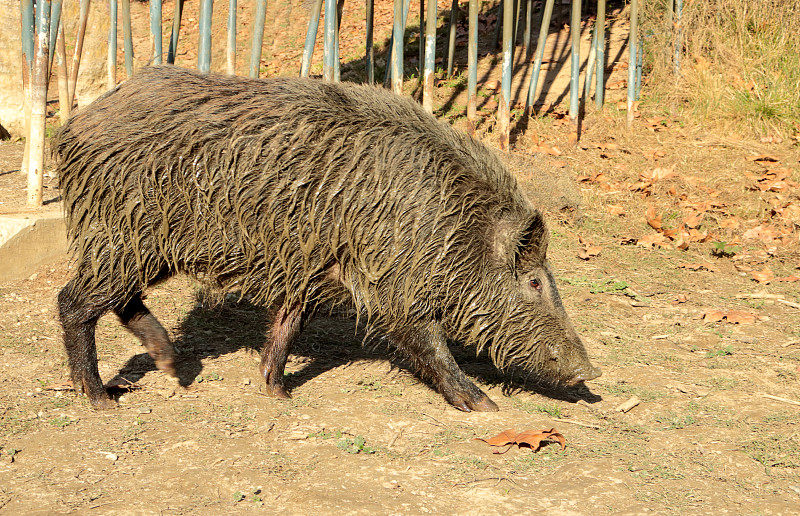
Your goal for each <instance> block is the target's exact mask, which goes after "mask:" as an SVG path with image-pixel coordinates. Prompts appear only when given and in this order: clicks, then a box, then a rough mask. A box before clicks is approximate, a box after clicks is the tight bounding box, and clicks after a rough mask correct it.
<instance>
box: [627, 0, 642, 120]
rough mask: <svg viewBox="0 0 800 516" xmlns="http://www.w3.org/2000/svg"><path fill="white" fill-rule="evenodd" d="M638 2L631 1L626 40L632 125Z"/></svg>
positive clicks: (629, 105) (629, 108) (629, 116)
mask: <svg viewBox="0 0 800 516" xmlns="http://www.w3.org/2000/svg"><path fill="white" fill-rule="evenodd" d="M638 31H639V1H638V0H631V33H630V36H629V39H628V49H629V52H628V104H627V107H628V116H627V123H628V127H629V128H630V127H631V126H632V125H633V118H634V109H633V106H634V104H633V102H634V100H635V98H636V53H637V51H638V46H639V37H638V35H637V34H638Z"/></svg>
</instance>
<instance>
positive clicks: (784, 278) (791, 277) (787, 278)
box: [775, 275, 800, 282]
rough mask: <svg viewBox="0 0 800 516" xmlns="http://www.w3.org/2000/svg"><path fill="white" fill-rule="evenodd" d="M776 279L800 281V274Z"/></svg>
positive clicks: (776, 279)
mask: <svg viewBox="0 0 800 516" xmlns="http://www.w3.org/2000/svg"><path fill="white" fill-rule="evenodd" d="M775 281H787V282H794V281H800V276H794V275H792V276H783V277H781V278H775Z"/></svg>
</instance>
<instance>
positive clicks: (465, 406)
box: [446, 391, 500, 412]
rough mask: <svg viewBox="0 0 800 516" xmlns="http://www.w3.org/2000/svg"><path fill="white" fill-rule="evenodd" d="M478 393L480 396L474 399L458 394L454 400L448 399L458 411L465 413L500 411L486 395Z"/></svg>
mask: <svg viewBox="0 0 800 516" xmlns="http://www.w3.org/2000/svg"><path fill="white" fill-rule="evenodd" d="M478 392H479V395H477V396H475V397H473V398H472V399H469V398H467V397H465V396H464V395H462V394H456V395H455V396H453V397H452V398H451V397H446V398H447V401H448V402H450V404H451V405H452V406H454V407H455V408H457V409H458V410H463V411H464V412H472V411H473V410H474V411H476V412H497V411H498V410H500V409H499V408H498V407H497V404H496V403H495V402H493V401H492V400H491V399H490V398H489V396H487V395H486V394H484V393H483V392H482V391H478Z"/></svg>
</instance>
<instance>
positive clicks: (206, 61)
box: [197, 0, 265, 73]
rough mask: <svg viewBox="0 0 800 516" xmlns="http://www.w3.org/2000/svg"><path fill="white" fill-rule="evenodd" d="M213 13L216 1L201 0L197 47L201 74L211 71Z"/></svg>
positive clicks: (198, 66)
mask: <svg viewBox="0 0 800 516" xmlns="http://www.w3.org/2000/svg"><path fill="white" fill-rule="evenodd" d="M259 1H265V0H259ZM213 12H214V0H200V16H199V24H198V25H199V26H198V29H199V31H198V32H199V34H198V37H199V41H198V45H197V47H198V49H197V69H198V70H199V71H200V73H208V72H209V71H210V70H211V15H212V13H213ZM256 23H258V22H256Z"/></svg>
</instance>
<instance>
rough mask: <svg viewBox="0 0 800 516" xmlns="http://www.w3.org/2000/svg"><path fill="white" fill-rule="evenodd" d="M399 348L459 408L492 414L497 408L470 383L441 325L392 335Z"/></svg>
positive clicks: (428, 324)
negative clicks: (457, 362) (449, 346)
mask: <svg viewBox="0 0 800 516" xmlns="http://www.w3.org/2000/svg"><path fill="white" fill-rule="evenodd" d="M391 336H392V339H393V340H394V342H395V344H396V345H397V349H398V350H399V351H400V352H401V353H403V354H405V355H406V356H407V357H408V358H409V359H410V360H411V361H412V363H413V364H414V366H415V367H416V368H417V370H418V371H419V373H420V374H421V375H422V376H423V377H424V378H426V379H428V380H430V381H431V382H433V384H434V385H435V386H436V388H437V389H438V391H439V393H440V394H441V395H442V396H444V398H445V399H446V400H447V401H448V402H449V403H450V404H451V405H453V406H454V407H455V408H457V409H459V410H463V411H464V412H471V411H473V410H477V411H482V412H489V411H495V410H497V405H496V404H495V403H494V402H493V401H492V400H491V399H489V397H488V396H487V395H486V394H485V393H484V392H483V391H481V390H480V389H479V388H478V387H476V386H475V384H474V383H472V382H471V381H469V380H468V379H467V377H466V376H465V375H464V373H463V372H462V371H461V368H459V367H458V364H456V361H455V359H454V358H453V355H452V354H451V353H450V349H449V348H448V347H447V338H446V337H445V335H444V330H443V329H442V326H441V325H440V324H439V323H436V322H430V323H427V324H426V325H424V326H421V327H412V328H402V329H398V330H394V331H392V332H391Z"/></svg>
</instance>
